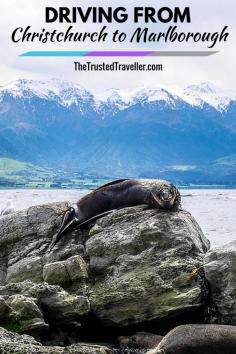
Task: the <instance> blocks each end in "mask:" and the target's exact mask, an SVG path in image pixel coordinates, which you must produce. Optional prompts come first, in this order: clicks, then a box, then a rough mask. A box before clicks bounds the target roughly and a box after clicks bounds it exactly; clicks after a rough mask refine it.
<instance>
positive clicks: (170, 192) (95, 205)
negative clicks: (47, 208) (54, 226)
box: [52, 179, 180, 247]
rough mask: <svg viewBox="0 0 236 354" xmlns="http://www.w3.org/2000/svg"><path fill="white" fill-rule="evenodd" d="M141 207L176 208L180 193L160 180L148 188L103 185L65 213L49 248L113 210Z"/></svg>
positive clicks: (133, 183) (119, 182)
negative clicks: (142, 205) (68, 234)
mask: <svg viewBox="0 0 236 354" xmlns="http://www.w3.org/2000/svg"><path fill="white" fill-rule="evenodd" d="M141 204H146V205H147V206H148V207H149V208H157V209H162V210H170V209H177V208H178V207H179V205H180V193H179V191H178V189H177V188H176V187H175V186H174V185H173V184H171V183H169V182H167V181H162V180H156V181H155V182H153V183H152V184H150V186H147V185H145V183H142V182H139V181H136V180H130V179H121V180H116V181H113V182H110V183H108V184H105V185H103V186H101V187H100V188H97V189H95V190H94V191H93V192H91V193H89V194H87V195H86V196H84V197H83V198H81V199H80V200H79V201H78V202H77V203H76V204H75V205H72V206H71V207H70V208H69V209H68V210H67V211H66V212H65V214H64V217H63V221H62V225H61V227H60V229H59V231H58V233H57V235H56V238H55V242H54V243H53V245H52V247H53V246H54V245H55V244H56V243H57V242H58V241H59V240H60V239H61V238H62V236H63V235H65V234H66V233H68V232H69V231H72V230H73V229H75V228H83V227H85V226H87V225H88V224H89V223H91V222H92V221H95V220H97V219H98V218H100V217H102V216H105V215H107V214H109V213H111V212H112V211H114V210H115V209H121V208H126V207H132V206H136V205H141Z"/></svg>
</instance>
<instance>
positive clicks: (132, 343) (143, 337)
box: [118, 332, 163, 349]
mask: <svg viewBox="0 0 236 354" xmlns="http://www.w3.org/2000/svg"><path fill="white" fill-rule="evenodd" d="M162 339H163V336H158V335H157V334H153V333H149V332H137V333H135V334H134V335H132V336H120V337H118V343H119V346H120V347H121V348H136V349H151V348H155V347H156V346H157V345H158V344H159V343H160V341H161V340H162Z"/></svg>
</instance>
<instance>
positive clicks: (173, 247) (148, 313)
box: [0, 182, 209, 333]
mask: <svg viewBox="0 0 236 354" xmlns="http://www.w3.org/2000/svg"><path fill="white" fill-rule="evenodd" d="M152 183H153V182H152ZM67 208H68V203H56V204H48V205H44V206H37V207H32V208H29V209H28V210H23V211H20V212H16V213H15V214H14V215H8V216H5V217H2V218H0V260H1V261H0V271H1V273H0V281H1V284H0V297H1V300H0V315H1V313H3V314H4V316H5V317H4V318H5V322H4V323H5V324H6V323H7V321H8V320H9V313H10V312H9V311H11V308H12V307H11V304H10V303H9V301H10V300H9V299H11V298H15V299H17V301H18V302H19V303H20V305H19V308H18V310H19V313H21V309H22V313H24V311H26V309H27V311H28V310H29V309H32V313H31V314H28V315H27V316H29V319H30V321H31V322H29V324H30V326H31V327H30V326H29V328H27V327H26V326H25V323H23V320H22V322H20V325H19V327H16V330H17V331H18V332H20V333H22V332H27V333H28V332H30V328H33V326H35V327H36V326H37V324H38V326H39V333H40V331H41V332H43V331H44V330H45V328H46V326H47V325H49V326H51V324H52V323H53V325H54V327H56V326H57V325H58V326H60V325H63V324H68V323H70V324H71V323H74V322H76V323H78V322H79V323H80V320H81V318H83V316H85V315H90V314H92V315H93V316H95V317H96V318H97V320H98V321H101V323H102V324H103V325H115V326H125V325H132V324H135V323H142V322H143V321H149V320H161V319H165V318H167V317H169V316H173V315H175V314H176V313H178V314H182V313H185V312H188V311H189V310H192V309H198V308H199V307H201V306H202V303H201V296H200V295H201V283H200V282H192V283H190V282H189V281H188V277H189V273H190V272H191V271H192V269H193V268H194V267H198V266H200V265H202V261H203V257H204V254H205V252H206V251H207V250H208V249H209V241H208V240H207V239H206V238H205V237H204V235H203V234H202V231H201V229H200V227H199V226H198V224H197V223H196V221H195V220H194V218H193V217H192V216H191V215H190V214H189V213H187V212H186V211H178V212H175V211H168V212H161V211H158V210H146V208H145V207H144V206H139V207H133V208H126V209H121V210H117V211H114V212H113V213H112V214H110V215H108V216H106V217H104V218H102V219H100V220H98V221H97V222H96V223H95V225H94V226H93V227H92V228H91V229H90V231H89V233H88V231H83V232H81V231H78V232H72V233H69V234H68V235H66V236H65V237H64V238H63V239H62V240H61V241H60V242H58V244H57V245H56V246H55V248H54V249H53V250H50V245H51V243H52V240H53V239H54V237H55V234H56V231H57V230H58V228H59V226H60V224H61V221H62V217H63V213H64V212H65V210H66V209H67ZM9 308H10V310H9ZM22 318H23V317H22ZM40 321H41V322H40ZM4 323H3V325H4ZM4 326H5V325H4ZM13 327H14V326H13ZM13 327H9V328H13ZM6 328H7V327H6Z"/></svg>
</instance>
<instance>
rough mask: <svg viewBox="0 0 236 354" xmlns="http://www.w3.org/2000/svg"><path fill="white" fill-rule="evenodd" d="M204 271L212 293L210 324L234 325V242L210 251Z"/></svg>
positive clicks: (235, 259) (235, 300)
mask: <svg viewBox="0 0 236 354" xmlns="http://www.w3.org/2000/svg"><path fill="white" fill-rule="evenodd" d="M204 269H205V274H206V277H207V279H208V281H209V283H210V286H211V292H212V301H213V306H214V309H213V311H214V312H213V316H212V319H211V320H212V322H216V323H222V324H231V325H236V276H235V270H236V241H233V242H231V243H229V244H227V245H225V246H223V247H218V248H213V249H212V250H210V251H209V252H208V253H207V254H206V257H205V260H204Z"/></svg>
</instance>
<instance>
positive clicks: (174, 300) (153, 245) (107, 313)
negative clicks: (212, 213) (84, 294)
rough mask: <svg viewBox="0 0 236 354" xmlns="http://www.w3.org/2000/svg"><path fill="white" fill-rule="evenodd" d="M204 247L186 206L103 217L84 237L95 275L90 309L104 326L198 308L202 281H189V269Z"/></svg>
mask: <svg viewBox="0 0 236 354" xmlns="http://www.w3.org/2000/svg"><path fill="white" fill-rule="evenodd" d="M208 248H209V242H208V240H207V239H206V238H205V237H204V235H203V233H202V231H201V229H200V227H199V226H198V224H197V223H196V221H195V220H194V219H193V217H192V216H191V215H190V214H189V213H188V212H186V211H178V212H157V211H156V210H145V209H144V207H133V208H126V209H122V210H119V211H116V212H115V213H113V214H111V215H109V216H106V217H105V218H103V219H101V220H99V221H98V222H97V223H96V225H95V226H94V227H93V228H92V229H91V231H90V239H89V240H88V241H87V242H86V251H87V253H88V255H89V256H90V268H91V271H92V273H93V274H94V276H95V284H94V286H92V287H91V289H90V293H89V300H90V305H91V309H92V311H93V313H94V314H95V315H96V316H97V317H98V318H99V319H100V320H101V321H103V323H105V324H107V325H113V326H127V325H131V324H134V323H142V322H145V321H150V320H157V319H158V320H159V319H163V318H167V317H170V316H173V315H175V314H177V313H178V314H181V313H186V311H189V310H193V309H196V308H198V307H200V306H201V305H202V304H201V284H200V283H199V282H190V281H188V280H189V276H188V274H189V273H190V272H191V271H192V269H193V268H194V267H199V266H200V265H201V264H202V261H203V257H204V254H205V252H206V251H207V250H208Z"/></svg>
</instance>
